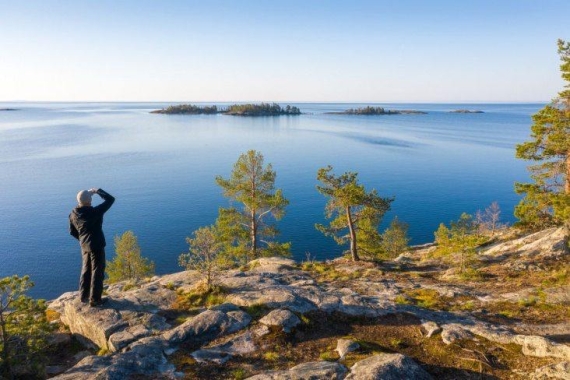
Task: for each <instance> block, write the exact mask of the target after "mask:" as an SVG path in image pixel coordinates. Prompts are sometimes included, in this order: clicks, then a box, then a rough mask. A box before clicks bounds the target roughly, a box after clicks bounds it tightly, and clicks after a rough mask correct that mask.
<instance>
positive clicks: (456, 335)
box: [441, 323, 473, 344]
mask: <svg viewBox="0 0 570 380" xmlns="http://www.w3.org/2000/svg"><path fill="white" fill-rule="evenodd" d="M472 337H473V335H472V334H471V333H470V332H469V331H467V330H465V329H464V328H463V327H462V326H461V325H459V324H457V323H452V324H449V325H444V326H443V327H442V331H441V340H443V343H445V344H451V343H453V342H455V341H456V340H461V339H470V338H472Z"/></svg>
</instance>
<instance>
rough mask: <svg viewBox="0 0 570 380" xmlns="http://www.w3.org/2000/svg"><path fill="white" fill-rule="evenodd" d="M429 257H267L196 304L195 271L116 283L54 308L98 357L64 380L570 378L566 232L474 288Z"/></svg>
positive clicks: (474, 282) (500, 262)
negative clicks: (93, 298) (102, 297)
mask: <svg viewBox="0 0 570 380" xmlns="http://www.w3.org/2000/svg"><path fill="white" fill-rule="evenodd" d="M430 250H432V248H430V247H429V246H428V247H424V248H422V249H419V250H415V251H413V252H410V253H408V254H405V255H402V256H400V257H399V258H398V259H396V260H394V261H391V262H385V263H380V264H378V263H370V262H364V263H351V262H349V261H346V260H343V259H339V260H335V261H333V262H328V263H319V262H306V263H302V264H298V263H295V262H294V261H292V260H288V259H283V258H262V259H258V260H255V261H253V262H251V263H249V265H248V266H247V268H241V269H239V270H238V269H236V270H232V271H227V272H224V273H222V274H221V275H220V276H219V278H218V279H217V283H218V284H219V286H220V289H221V290H222V291H221V292H220V293H219V294H218V295H217V297H215V299H208V300H203V302H201V303H200V302H194V306H192V307H190V306H188V303H187V302H186V301H187V300H188V299H189V298H188V295H189V294H194V293H195V292H196V288H197V284H198V283H199V279H200V276H199V274H198V273H195V272H180V273H175V274H171V275H166V276H162V277H154V278H152V279H150V280H148V281H146V282H144V283H141V284H138V285H137V286H135V287H133V288H131V289H128V287H127V286H126V285H127V284H117V285H113V286H110V287H109V288H107V289H106V293H107V297H108V300H109V301H108V303H107V304H105V305H104V307H101V308H90V307H89V306H86V305H84V304H82V303H80V302H79V299H78V295H77V293H75V292H72V293H66V294H63V295H62V296H61V297H59V298H58V299H57V300H55V301H53V302H51V304H50V309H51V310H52V311H53V312H54V313H57V314H58V315H59V322H60V323H61V324H63V325H65V326H67V328H68V329H69V331H70V333H71V334H73V335H74V336H75V337H76V338H77V339H79V340H80V341H81V342H82V343H83V344H84V345H85V346H86V347H88V348H89V349H90V351H88V352H86V353H85V354H83V355H80V356H79V357H78V358H77V359H80V360H79V361H78V362H77V363H75V364H74V365H73V366H72V367H71V368H59V369H58V370H59V371H60V372H61V371H64V370H65V371H64V372H63V373H60V374H56V376H55V378H56V379H125V378H136V379H145V378H148V379H156V378H165V379H170V378H189V379H228V378H229V379H245V378H250V379H257V380H260V379H430V378H438V379H439V378H441V379H456V378H471V377H473V378H480V377H479V376H483V377H485V378H509V379H510V378H515V379H516V378H520V379H527V378H536V379H543V378H558V379H569V378H570V346H569V345H568V342H569V340H570V339H569V338H570V323H569V320H570V314H569V311H570V281H569V279H568V277H569V273H568V267H569V266H568V263H569V255H568V251H567V247H566V246H565V245H564V242H563V234H562V230H559V229H558V230H557V229H550V230H546V231H542V232H540V233H537V234H533V235H528V236H521V237H505V238H502V239H498V240H497V241H496V242H495V244H492V245H490V246H487V247H486V248H485V249H482V250H481V252H480V254H479V256H480V259H481V260H482V261H483V262H485V266H484V269H483V270H482V275H481V276H479V277H478V278H476V279H462V280H459V279H458V277H457V276H455V275H454V273H453V270H450V269H448V267H447V266H446V265H445V264H444V263H442V262H441V261H439V260H437V259H433V258H430V256H429V252H430ZM193 292H194V293H193ZM185 302H186V303H185ZM200 305H203V306H200ZM207 305H209V306H207ZM96 353H98V354H96ZM82 356H83V357H82ZM52 372H57V370H54V371H52Z"/></svg>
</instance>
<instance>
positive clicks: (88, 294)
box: [79, 249, 105, 302]
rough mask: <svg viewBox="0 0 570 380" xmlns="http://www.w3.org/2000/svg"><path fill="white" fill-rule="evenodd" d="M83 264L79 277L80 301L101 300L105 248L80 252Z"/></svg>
mask: <svg viewBox="0 0 570 380" xmlns="http://www.w3.org/2000/svg"><path fill="white" fill-rule="evenodd" d="M81 256H82V257H83V266H82V267H81V277H80V278H79V293H80V295H81V300H82V301H88V300H90V301H95V302H99V301H101V296H102V294H103V280H104V278H105V250H104V249H101V250H100V251H92V252H89V251H88V252H81Z"/></svg>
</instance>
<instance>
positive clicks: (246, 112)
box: [222, 103, 301, 116]
mask: <svg viewBox="0 0 570 380" xmlns="http://www.w3.org/2000/svg"><path fill="white" fill-rule="evenodd" d="M222 113H223V114H225V115H233V116H279V115H300V114H301V110H300V109H299V108H298V107H294V106H290V105H288V106H286V107H281V106H280V105H279V104H277V103H272V104H269V103H261V104H234V105H231V106H229V107H228V108H227V109H226V110H225V111H223V112H222Z"/></svg>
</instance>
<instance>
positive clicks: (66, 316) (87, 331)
mask: <svg viewBox="0 0 570 380" xmlns="http://www.w3.org/2000/svg"><path fill="white" fill-rule="evenodd" d="M123 285H124V284H117V285H113V286H111V287H109V288H108V289H107V302H106V303H105V304H104V305H103V306H101V307H90V306H89V305H87V304H83V303H81V302H79V294H78V292H70V293H65V294H63V295H62V296H60V297H59V298H58V299H56V300H54V301H53V302H51V303H50V305H49V308H50V309H52V310H55V311H57V312H58V313H59V314H60V319H61V322H62V323H64V324H65V325H66V326H68V327H69V330H70V331H71V333H72V334H74V335H75V336H76V337H77V338H78V339H80V340H81V341H82V342H83V343H84V344H85V345H87V346H91V347H98V348H104V349H107V350H109V351H112V352H113V351H118V350H120V349H122V348H123V347H125V346H127V345H128V344H130V343H132V342H134V341H136V340H137V339H140V338H142V337H146V336H150V335H153V334H157V333H160V332H162V331H166V330H168V329H170V327H171V326H170V325H169V324H168V323H166V320H165V318H163V317H161V316H160V315H158V314H157V313H158V312H159V311H160V310H168V309H170V308H171V305H172V303H173V302H174V300H175V299H176V293H175V292H174V291H173V290H171V289H167V288H165V287H163V286H162V285H161V284H160V280H157V281H151V282H149V283H145V284H142V285H141V286H140V287H139V288H136V289H132V290H129V291H123V290H122V288H123Z"/></svg>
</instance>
